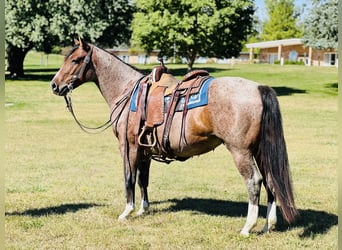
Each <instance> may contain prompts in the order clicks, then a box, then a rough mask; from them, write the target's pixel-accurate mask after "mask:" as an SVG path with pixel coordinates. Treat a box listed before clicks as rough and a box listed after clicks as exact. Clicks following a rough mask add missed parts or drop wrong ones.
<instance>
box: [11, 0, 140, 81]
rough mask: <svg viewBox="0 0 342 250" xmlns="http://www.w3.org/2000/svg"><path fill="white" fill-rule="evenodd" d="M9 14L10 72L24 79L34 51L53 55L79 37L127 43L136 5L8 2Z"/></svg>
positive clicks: (122, 1) (83, 0)
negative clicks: (27, 59) (25, 65)
mask: <svg viewBox="0 0 342 250" xmlns="http://www.w3.org/2000/svg"><path fill="white" fill-rule="evenodd" d="M5 11H6V12H5V13H6V14H5V18H6V24H5V41H6V47H7V49H6V51H7V58H8V70H9V71H10V73H11V75H13V74H16V75H18V76H22V75H23V74H24V70H23V62H24V58H25V56H26V54H27V52H28V51H29V50H31V49H32V48H36V49H37V50H40V51H44V52H46V53H49V52H51V49H52V47H53V46H54V45H58V46H64V45H69V44H70V43H71V42H72V41H73V38H75V37H77V36H78V35H80V36H82V37H83V38H85V39H87V40H88V41H90V42H93V43H97V44H99V45H101V46H115V45H118V44H121V43H127V42H128V41H129V38H130V36H131V32H130V29H129V26H130V22H131V20H132V17H133V12H134V6H133V5H132V4H131V1H130V0H116V1H114V0H71V1H70V0H49V1H40V0H7V1H6V6H5Z"/></svg>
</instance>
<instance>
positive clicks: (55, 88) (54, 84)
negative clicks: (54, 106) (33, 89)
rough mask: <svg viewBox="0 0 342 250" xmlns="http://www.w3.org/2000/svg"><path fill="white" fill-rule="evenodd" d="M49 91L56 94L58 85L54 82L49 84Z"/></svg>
mask: <svg viewBox="0 0 342 250" xmlns="http://www.w3.org/2000/svg"><path fill="white" fill-rule="evenodd" d="M51 89H52V90H53V91H54V92H58V85H57V84H56V83H55V82H51Z"/></svg>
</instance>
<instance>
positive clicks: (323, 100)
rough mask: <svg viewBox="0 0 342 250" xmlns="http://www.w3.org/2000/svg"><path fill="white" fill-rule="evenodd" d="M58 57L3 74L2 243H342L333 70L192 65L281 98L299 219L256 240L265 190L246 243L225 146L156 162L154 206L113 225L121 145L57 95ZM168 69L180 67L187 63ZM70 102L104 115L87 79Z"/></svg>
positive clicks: (235, 177) (120, 202)
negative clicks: (340, 237) (91, 130)
mask: <svg viewBox="0 0 342 250" xmlns="http://www.w3.org/2000/svg"><path fill="white" fill-rule="evenodd" d="M43 59H44V60H45V57H43ZM61 63H62V59H61V58H60V57H57V56H49V65H48V66H46V65H45V64H46V63H42V65H41V55H40V54H37V53H30V54H29V56H28V58H27V60H26V62H25V65H26V66H25V67H26V74H27V77H26V78H25V79H19V80H7V81H6V100H5V102H6V103H5V106H6V108H5V111H6V129H7V130H6V134H7V138H6V140H7V141H6V148H5V153H6V161H7V164H6V165H7V167H6V172H5V174H6V183H5V187H6V201H5V209H6V218H5V219H6V225H5V227H6V236H5V243H6V249H271V248H272V249H305V248H307V249H337V69H336V68H323V67H321V68H317V67H305V66H283V67H281V66H277V65H235V66H234V67H232V66H230V65H195V67H196V68H206V69H207V70H208V71H210V73H211V74H212V75H213V76H216V77H218V76H223V75H231V76H241V77H245V78H248V79H251V80H255V81H257V82H260V83H263V84H268V85H270V86H272V87H274V88H275V90H276V91H277V93H278V95H279V101H280V105H281V110H282V114H283V122H284V129H285V137H286V141H287V146H288V152H289V158H290V164H291V170H292V178H293V185H294V188H295V197H296V202H297V206H298V208H299V211H300V213H301V218H300V219H299V220H298V222H297V223H295V224H294V225H291V226H289V225H287V224H286V223H285V222H284V221H283V219H282V217H281V215H280V214H279V223H278V225H277V227H276V230H275V231H274V232H273V233H271V234H266V235H258V232H259V231H260V230H261V229H262V226H263V224H264V222H265V219H264V217H265V213H266V207H265V205H266V198H265V192H264V189H263V190H262V198H261V210H260V218H259V224H258V225H257V227H256V228H255V230H253V233H252V234H251V236H250V237H248V238H244V237H241V236H240V235H239V234H238V233H239V230H240V229H241V228H242V226H243V224H244V222H245V216H246V213H247V193H246V187H245V185H244V182H243V180H242V178H241V177H240V175H239V173H238V171H237V170H236V168H235V166H234V164H233V162H232V159H231V156H230V154H229V153H228V152H227V151H226V149H225V148H224V147H219V148H217V149H216V150H215V151H213V152H210V153H208V154H206V155H203V156H200V157H194V158H193V159H191V160H188V161H186V162H183V163H180V162H174V163H172V164H170V165H164V164H160V163H156V162H153V164H152V167H151V177H150V188H149V191H150V200H151V202H152V204H151V209H150V212H149V213H148V214H147V215H146V216H144V217H143V218H137V217H135V216H133V217H132V218H131V219H129V220H128V221H125V222H118V221H117V217H118V215H119V214H120V213H121V212H122V210H123V208H124V205H125V198H124V188H123V169H122V163H121V159H120V156H119V152H118V143H117V141H116V139H115V138H114V136H113V135H112V132H111V131H110V130H108V131H105V132H104V133H102V134H99V135H88V134H85V133H84V132H82V131H81V130H80V129H79V128H78V127H77V125H76V124H75V122H74V121H73V119H72V117H71V115H70V114H69V113H68V111H67V110H66V109H65V103H64V100H63V98H60V97H57V96H54V95H52V94H51V91H50V88H49V81H50V79H51V78H52V76H53V75H54V74H55V73H56V71H57V69H58V67H59V65H60V64H61ZM168 66H169V67H170V68H171V69H172V72H174V74H176V75H178V76H181V75H182V74H184V73H185V68H186V66H185V65H168ZM137 67H139V68H141V69H145V70H149V69H150V68H151V67H152V66H140V65H137ZM73 99H74V108H75V111H76V113H77V115H78V116H79V118H80V120H82V121H83V122H85V123H87V124H90V125H99V124H101V123H102V122H104V121H106V120H107V118H108V112H109V111H108V108H107V106H106V104H105V102H104V101H103V99H102V97H101V95H100V93H99V92H98V90H97V89H96V88H95V86H94V85H93V84H86V85H84V86H82V87H81V88H79V89H77V90H75V91H74V92H73ZM137 193H139V192H137ZM139 198H140V197H139V194H138V195H137V200H139Z"/></svg>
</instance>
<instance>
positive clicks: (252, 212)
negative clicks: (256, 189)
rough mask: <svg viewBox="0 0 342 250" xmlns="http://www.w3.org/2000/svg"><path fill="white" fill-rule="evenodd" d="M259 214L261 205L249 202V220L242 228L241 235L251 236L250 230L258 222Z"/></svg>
mask: <svg viewBox="0 0 342 250" xmlns="http://www.w3.org/2000/svg"><path fill="white" fill-rule="evenodd" d="M258 214H259V206H258V205H255V204H252V203H251V202H249V203H248V213H247V220H246V223H245V225H244V227H243V228H242V230H241V232H240V234H241V235H243V236H249V232H250V231H251V230H252V228H253V227H255V226H256V224H257V220H258Z"/></svg>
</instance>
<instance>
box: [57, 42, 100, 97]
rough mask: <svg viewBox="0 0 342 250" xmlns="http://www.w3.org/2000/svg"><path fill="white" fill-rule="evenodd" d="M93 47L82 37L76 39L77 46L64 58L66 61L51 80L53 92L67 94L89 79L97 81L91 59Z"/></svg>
mask: <svg viewBox="0 0 342 250" xmlns="http://www.w3.org/2000/svg"><path fill="white" fill-rule="evenodd" d="M92 52H93V47H92V46H91V45H89V44H87V43H86V42H84V41H83V40H82V39H79V40H75V46H74V47H73V48H72V49H71V51H70V52H69V53H68V55H67V56H66V57H65V59H64V63H63V65H62V67H61V68H60V69H59V71H58V72H57V73H56V75H55V76H54V78H53V79H52V81H51V89H52V92H53V93H54V94H56V95H60V96H65V95H66V94H67V93H68V92H69V91H71V90H72V89H74V88H77V87H78V86H80V85H81V84H82V83H84V82H87V81H95V80H96V79H94V75H95V74H94V67H93V63H92V60H91V56H92Z"/></svg>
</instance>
